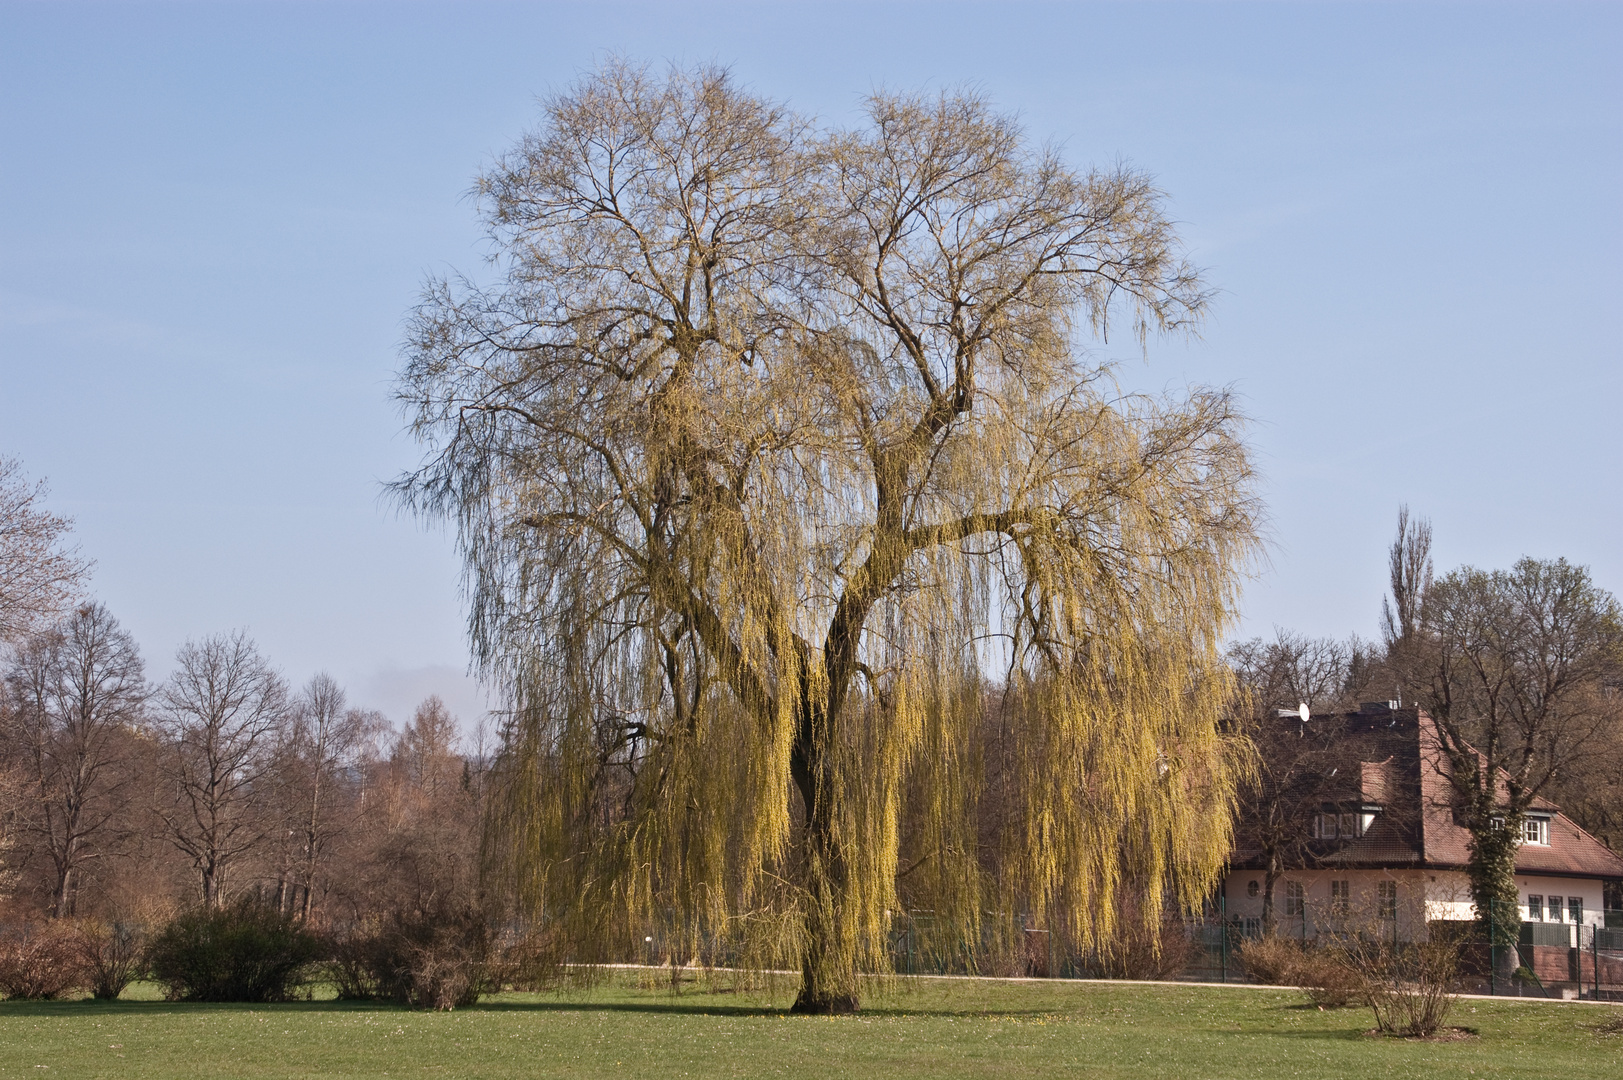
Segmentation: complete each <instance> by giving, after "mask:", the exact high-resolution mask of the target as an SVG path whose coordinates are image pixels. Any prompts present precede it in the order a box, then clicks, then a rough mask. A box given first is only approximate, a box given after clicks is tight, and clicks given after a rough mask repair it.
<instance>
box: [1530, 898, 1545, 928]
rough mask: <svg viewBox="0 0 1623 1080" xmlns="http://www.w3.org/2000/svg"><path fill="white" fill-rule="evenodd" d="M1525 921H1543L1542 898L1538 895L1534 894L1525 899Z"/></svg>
mask: <svg viewBox="0 0 1623 1080" xmlns="http://www.w3.org/2000/svg"><path fill="white" fill-rule="evenodd" d="M1527 921H1528V922H1543V921H1544V897H1543V896H1542V895H1540V894H1538V893H1534V894H1532V895H1530V896H1528V898H1527Z"/></svg>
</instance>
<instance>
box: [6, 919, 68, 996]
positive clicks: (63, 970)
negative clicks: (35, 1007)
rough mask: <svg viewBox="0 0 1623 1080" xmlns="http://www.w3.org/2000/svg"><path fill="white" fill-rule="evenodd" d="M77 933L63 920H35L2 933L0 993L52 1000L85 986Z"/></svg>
mask: <svg viewBox="0 0 1623 1080" xmlns="http://www.w3.org/2000/svg"><path fill="white" fill-rule="evenodd" d="M75 939H76V934H75V932H74V930H73V928H72V927H71V926H69V925H68V924H66V923H61V922H48V923H32V924H27V925H24V926H22V927H21V928H19V929H16V930H12V931H9V932H7V933H6V934H4V935H3V936H0V994H4V995H5V996H6V997H8V998H14V999H20V1000H25V1001H52V1000H55V999H56V998H59V997H61V996H62V995H64V994H67V993H71V992H72V991H74V990H82V989H84V988H85V983H86V980H85V975H84V970H83V968H82V966H81V965H80V963H79V955H78V951H77V949H76V947H75V946H76V940H75Z"/></svg>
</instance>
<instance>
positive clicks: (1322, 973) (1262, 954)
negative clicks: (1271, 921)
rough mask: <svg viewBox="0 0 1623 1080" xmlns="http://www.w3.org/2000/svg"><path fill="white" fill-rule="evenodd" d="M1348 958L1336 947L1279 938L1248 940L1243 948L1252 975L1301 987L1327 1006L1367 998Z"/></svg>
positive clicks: (1320, 1004) (1242, 955)
mask: <svg viewBox="0 0 1623 1080" xmlns="http://www.w3.org/2000/svg"><path fill="white" fill-rule="evenodd" d="M1345 960H1346V958H1345V956H1344V955H1342V953H1341V950H1340V949H1339V948H1338V947H1336V946H1333V945H1331V946H1323V945H1319V944H1306V943H1301V942H1296V941H1290V940H1287V939H1285V938H1277V937H1266V938H1258V939H1257V940H1255V941H1248V942H1246V943H1245V945H1243V946H1242V947H1241V950H1240V962H1241V963H1242V964H1244V965H1245V969H1246V972H1247V973H1248V974H1249V975H1250V976H1251V977H1252V978H1254V979H1256V980H1257V981H1258V982H1263V983H1269V984H1272V985H1274V986H1299V987H1301V988H1302V990H1304V991H1305V992H1306V993H1307V996H1308V999H1309V1000H1311V1001H1312V1002H1313V1003H1314V1004H1315V1005H1318V1006H1319V1007H1320V1008H1325V1009H1339V1008H1343V1007H1345V1006H1347V1005H1350V1004H1352V1003H1353V1002H1354V1001H1362V1000H1364V990H1365V988H1364V979H1363V977H1362V975H1361V974H1360V973H1359V971H1358V970H1357V969H1356V968H1354V967H1352V966H1350V965H1348V964H1347V963H1346V962H1345Z"/></svg>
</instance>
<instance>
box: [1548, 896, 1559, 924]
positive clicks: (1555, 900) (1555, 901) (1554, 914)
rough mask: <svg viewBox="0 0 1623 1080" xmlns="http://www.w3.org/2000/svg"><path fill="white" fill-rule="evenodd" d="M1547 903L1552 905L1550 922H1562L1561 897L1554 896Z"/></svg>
mask: <svg viewBox="0 0 1623 1080" xmlns="http://www.w3.org/2000/svg"><path fill="white" fill-rule="evenodd" d="M1547 903H1548V904H1549V905H1550V921H1551V922H1560V921H1561V898H1560V897H1559V896H1552V897H1550V899H1549V900H1548V901H1547Z"/></svg>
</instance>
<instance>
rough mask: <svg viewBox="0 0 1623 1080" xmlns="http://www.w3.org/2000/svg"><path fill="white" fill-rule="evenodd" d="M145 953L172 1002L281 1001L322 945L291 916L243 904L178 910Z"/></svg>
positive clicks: (303, 979)
mask: <svg viewBox="0 0 1623 1080" xmlns="http://www.w3.org/2000/svg"><path fill="white" fill-rule="evenodd" d="M147 957H148V962H149V964H150V966H151V969H152V977H153V978H155V979H157V980H158V981H159V982H161V983H163V984H165V986H166V987H167V988H168V994H169V999H170V1000H171V1001H254V1002H259V1001H286V1000H287V999H288V998H289V997H290V996H292V995H293V994H294V993H295V992H296V991H297V990H299V989H301V988H302V987H303V986H304V984H305V983H306V981H307V980H308V977H309V974H310V968H311V965H312V964H313V963H314V962H315V961H317V960H319V959H321V957H322V949H321V945H320V943H319V941H318V940H317V938H316V937H315V936H314V935H313V934H310V933H308V932H307V931H306V930H305V929H304V928H303V927H302V926H301V925H300V924H299V923H298V922H297V921H296V920H295V919H293V918H291V917H289V916H286V915H282V914H279V913H277V912H276V911H273V910H271V909H269V908H266V907H263V906H261V905H259V904H255V903H252V902H242V903H238V904H234V905H232V906H231V907H226V908H218V909H213V910H211V909H208V908H196V909H193V910H191V911H188V912H185V913H183V914H181V915H180V916H178V917H177V918H176V919H175V920H174V921H173V922H171V923H169V925H168V926H165V927H164V928H163V930H162V931H160V932H159V934H158V935H157V937H156V938H154V939H153V941H152V945H151V947H150V949H149V951H148V954H147Z"/></svg>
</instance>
